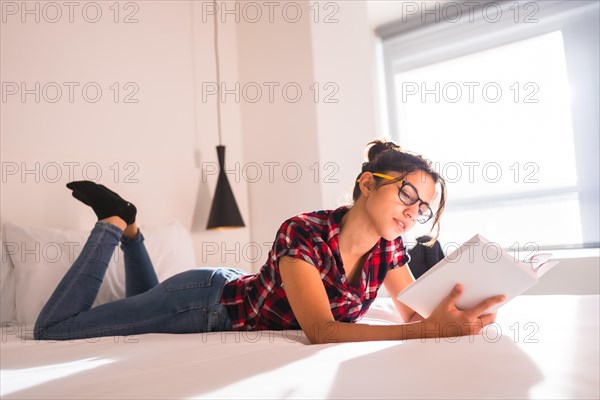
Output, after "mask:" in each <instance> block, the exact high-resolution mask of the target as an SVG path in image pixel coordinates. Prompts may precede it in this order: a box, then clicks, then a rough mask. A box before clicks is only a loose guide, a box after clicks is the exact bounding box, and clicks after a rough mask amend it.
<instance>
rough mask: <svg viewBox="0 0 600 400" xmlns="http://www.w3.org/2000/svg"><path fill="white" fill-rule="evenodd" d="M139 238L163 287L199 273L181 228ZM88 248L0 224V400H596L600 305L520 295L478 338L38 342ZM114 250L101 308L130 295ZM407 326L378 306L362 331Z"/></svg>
mask: <svg viewBox="0 0 600 400" xmlns="http://www.w3.org/2000/svg"><path fill="white" fill-rule="evenodd" d="M144 235H145V237H146V245H147V247H148V251H149V253H150V256H151V257H152V259H153V260H154V264H155V269H156V270H157V274H158V276H159V279H160V280H163V279H165V278H166V277H167V276H170V275H172V274H174V273H176V272H178V270H185V269H188V268H190V267H192V266H194V265H193V264H194V253H193V245H192V242H191V237H190V236H189V233H187V232H186V231H185V229H184V228H183V227H182V226H180V225H178V224H171V225H169V226H165V227H162V228H157V229H153V230H152V229H147V230H144ZM86 237H87V232H71V231H62V230H51V229H47V228H31V227H20V226H16V225H11V224H5V225H4V227H3V238H2V240H3V245H2V249H3V254H2V264H1V266H2V268H1V270H0V272H1V285H0V287H1V291H0V294H1V299H0V300H1V304H0V305H1V307H0V316H1V317H2V321H3V327H2V340H1V343H0V397H1V398H3V399H4V398H6V399H9V398H27V399H36V398H38V399H42V398H43V399H51V398H54V399H66V398H77V399H82V398H93V399H101V398H119V399H124V398H140V399H142V398H143V399H150V398H157V399H159V398H160V399H164V398H261V399H262V398H357V399H364V398H378V399H379V398H394V399H399V398H429V399H430V398H461V399H464V398H477V399H479V398H518V399H523V398H540V399H542V398H543V399H547V398H569V399H573V398H589V399H598V398H599V397H600V388H599V385H600V383H599V382H600V379H599V363H600V354H599V350H598V347H599V342H600V338H599V323H598V319H599V302H600V298H599V296H598V295H588V296H566V295H565V296H559V295H552V296H551V295H537V296H519V297H517V298H515V299H514V300H513V301H511V302H510V303H508V304H507V305H506V306H504V307H503V308H501V309H500V311H499V312H498V318H497V323H496V324H495V325H493V326H491V327H490V328H488V329H486V330H484V331H483V332H482V334H480V335H477V336H471V337H460V338H448V339H438V340H435V339H430V340H412V341H405V342H401V341H385V342H363V343H342V344H327V345H309V344H308V341H307V339H306V337H304V336H303V335H302V334H301V332H300V331H283V332H282V331H279V332H277V331H263V332H250V333H246V332H243V333H232V332H227V333H214V334H191V335H165V334H148V335H139V336H134V337H104V338H96V339H87V340H76V341H67V342H41V341H35V340H33V337H32V333H31V330H32V329H33V323H34V322H35V318H36V317H37V314H38V313H39V311H40V309H41V307H42V306H43V304H44V302H45V300H46V299H47V298H48V297H49V296H50V293H51V292H52V290H53V288H54V287H56V284H57V283H58V281H59V280H60V279H61V277H62V276H63V275H64V273H65V272H66V270H67V269H68V268H69V266H70V264H71V263H72V259H73V257H75V256H76V254H74V253H73V252H72V251H71V252H69V251H68V250H69V249H75V250H76V249H81V248H82V247H83V243H84V241H85V238H86ZM36 246H37V247H36ZM32 249H39V253H38V252H36V251H33V252H32ZM119 251H120V250H117V252H116V255H117V257H115V258H114V261H111V265H110V266H109V269H108V272H107V275H106V277H105V280H104V283H103V285H102V287H101V289H100V293H99V297H98V299H97V304H100V303H102V302H106V301H110V300H112V299H114V298H118V297H119V296H121V297H122V296H123V292H124V289H123V287H124V276H123V273H122V272H123V271H122V269H123V266H122V262H123V260H122V255H121V254H120V253H119ZM32 253H35V254H32ZM59 255H60V256H61V257H59ZM67 255H68V257H67ZM16 321H19V322H16ZM399 321H400V320H399V317H398V315H397V314H396V313H395V311H394V309H393V304H392V302H391V299H390V298H384V297H380V298H378V299H377V300H376V301H375V303H374V304H373V306H372V307H371V309H370V310H369V313H368V314H367V317H366V318H365V319H363V320H362V321H361V323H394V322H399Z"/></svg>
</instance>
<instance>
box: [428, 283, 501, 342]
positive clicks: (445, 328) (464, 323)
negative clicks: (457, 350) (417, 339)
mask: <svg viewBox="0 0 600 400" xmlns="http://www.w3.org/2000/svg"><path fill="white" fill-rule="evenodd" d="M462 291H463V286H462V285H461V284H460V283H458V284H456V285H455V286H454V288H453V289H452V291H451V292H450V294H448V296H446V297H445V298H444V300H442V301H441V302H440V304H439V305H438V306H437V307H436V308H435V310H433V312H432V313H431V315H430V316H429V317H428V318H426V319H425V320H423V321H422V326H423V331H422V334H423V337H426V338H428V337H448V336H463V335H475V334H477V333H479V332H480V331H481V330H482V329H483V327H484V326H486V325H488V324H491V323H492V322H494V320H495V319H496V313H495V312H493V313H489V314H485V315H483V314H484V312H485V311H486V310H487V309H489V308H490V307H492V306H494V305H496V304H498V303H502V302H503V301H505V300H506V296H504V295H498V296H494V297H490V298H488V299H485V300H484V301H482V302H481V303H479V304H477V305H476V306H474V307H471V308H469V309H466V310H461V309H459V308H458V307H457V306H456V302H457V301H458V298H459V297H460V295H461V294H462Z"/></svg>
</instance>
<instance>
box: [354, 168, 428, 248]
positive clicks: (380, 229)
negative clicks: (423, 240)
mask: <svg viewBox="0 0 600 400" xmlns="http://www.w3.org/2000/svg"><path fill="white" fill-rule="evenodd" d="M384 173H385V174H386V175H390V176H393V177H394V178H396V177H399V176H400V174H399V173H398V172H394V171H388V172H384ZM371 179H372V183H374V182H375V177H373V176H371ZM404 180H406V181H407V182H409V183H411V184H412V185H413V186H414V187H415V188H416V189H417V194H418V196H419V198H420V199H421V200H420V201H417V202H416V203H415V204H413V205H411V206H407V205H406V204H404V203H403V202H402V201H401V200H400V198H399V197H398V189H399V188H400V185H401V182H394V183H390V184H384V185H382V186H380V187H379V188H378V189H377V190H371V191H369V192H368V193H367V194H365V193H364V192H363V196H365V201H366V210H367V214H368V215H369V217H370V219H371V221H372V223H373V226H374V228H375V230H376V231H377V233H378V235H379V236H381V237H382V238H384V239H386V240H394V239H396V238H397V237H398V236H401V235H402V234H403V233H405V232H406V231H408V230H409V229H410V228H412V227H413V226H414V225H415V223H416V222H417V217H418V215H419V214H418V212H419V205H420V203H421V201H423V202H425V203H427V204H431V202H432V200H433V197H434V195H435V183H434V182H433V179H432V178H431V176H430V175H429V174H427V173H425V172H422V171H417V172H413V173H411V174H408V175H406V176H405V177H404Z"/></svg>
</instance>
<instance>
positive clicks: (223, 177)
mask: <svg viewBox="0 0 600 400" xmlns="http://www.w3.org/2000/svg"><path fill="white" fill-rule="evenodd" d="M213 4H214V7H215V9H214V10H213V11H214V13H213V15H214V24H213V27H214V41H215V43H214V48H215V63H216V69H217V126H218V132H219V145H218V146H217V157H218V159H219V175H218V177H217V188H216V189H215V196H214V197H213V200H212V204H211V206H210V214H209V217H208V224H207V226H206V229H226V228H242V227H244V226H245V225H244V220H243V219H242V215H241V214H240V210H239V208H238V205H237V203H236V201H235V197H234V196H233V191H232V190H231V185H229V180H228V179H227V174H225V146H223V144H222V140H221V77H220V68H219V48H218V47H219V46H218V22H217V14H218V13H217V2H216V0H213Z"/></svg>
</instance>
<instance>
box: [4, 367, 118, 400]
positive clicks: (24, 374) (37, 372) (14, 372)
mask: <svg viewBox="0 0 600 400" xmlns="http://www.w3.org/2000/svg"><path fill="white" fill-rule="evenodd" d="M115 361H116V360H113V359H110V358H97V357H93V358H84V359H82V360H77V361H70V362H65V363H60V364H52V365H45V366H43V367H33V368H21V369H3V370H2V387H1V388H0V397H4V396H6V395H9V394H12V393H15V392H19V391H21V390H23V389H27V388H30V387H33V386H37V385H41V384H43V383H46V382H50V381H53V380H55V379H60V378H64V377H67V376H70V375H73V374H77V373H79V372H83V371H87V370H90V369H94V368H97V367H101V366H103V365H106V364H110V363H113V362H115Z"/></svg>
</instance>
